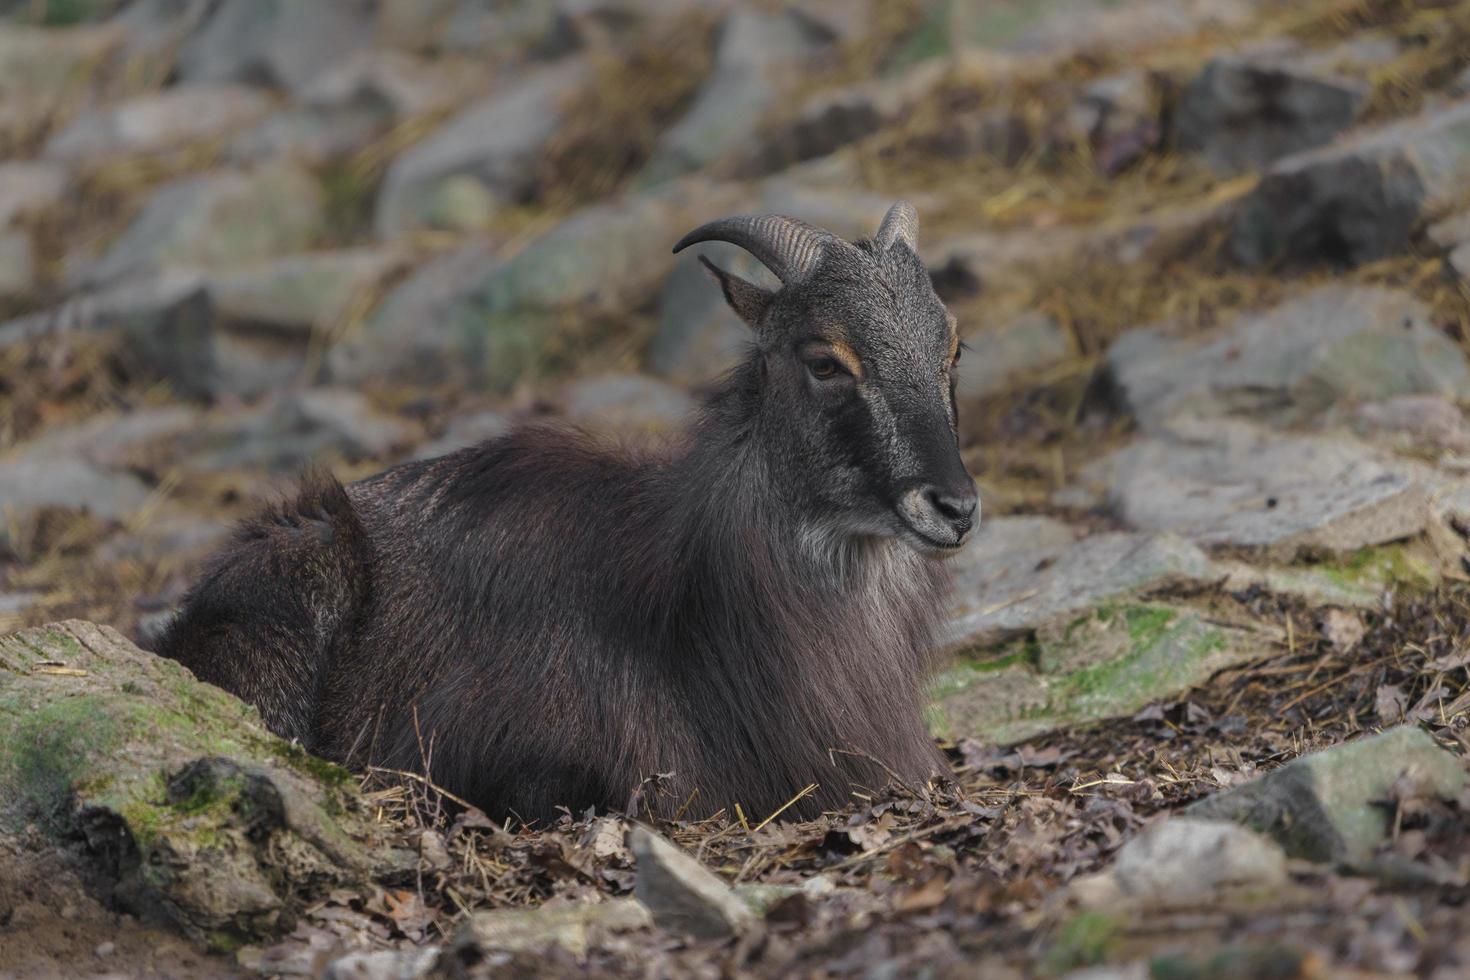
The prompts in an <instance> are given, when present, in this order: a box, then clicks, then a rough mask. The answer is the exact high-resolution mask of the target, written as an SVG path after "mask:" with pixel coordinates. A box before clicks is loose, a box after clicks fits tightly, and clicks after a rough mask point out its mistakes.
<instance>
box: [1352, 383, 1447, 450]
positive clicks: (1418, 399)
mask: <svg viewBox="0 0 1470 980" xmlns="http://www.w3.org/2000/svg"><path fill="white" fill-rule="evenodd" d="M1351 424H1352V426H1353V428H1354V429H1355V430H1356V431H1357V433H1358V434H1359V435H1361V436H1363V437H1364V438H1367V439H1370V440H1372V441H1375V442H1384V443H1387V444H1388V445H1389V446H1391V447H1392V448H1395V449H1404V450H1410V451H1413V450H1419V451H1437V452H1450V453H1470V422H1467V421H1466V419H1465V413H1464V412H1463V411H1461V410H1460V408H1459V406H1457V405H1455V404H1454V403H1453V402H1451V401H1450V400H1449V399H1446V398H1441V397H1438V396H1436V395H1404V396H1402V397H1399V398H1390V399H1388V400H1387V401H1381V402H1369V403H1367V404H1365V405H1359V406H1358V407H1357V409H1356V410H1354V411H1353V413H1352V416H1351Z"/></svg>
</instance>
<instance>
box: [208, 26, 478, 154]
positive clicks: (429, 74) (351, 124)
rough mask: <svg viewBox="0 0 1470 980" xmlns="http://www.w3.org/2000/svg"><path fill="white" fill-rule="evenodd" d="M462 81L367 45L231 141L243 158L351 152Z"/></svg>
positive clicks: (430, 106) (438, 102)
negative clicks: (297, 96) (293, 100)
mask: <svg viewBox="0 0 1470 980" xmlns="http://www.w3.org/2000/svg"><path fill="white" fill-rule="evenodd" d="M461 88H463V84H462V82H461V80H460V78H459V77H458V75H457V74H456V73H453V72H449V71H441V70H438V69H437V68H436V67H435V66H433V65H431V64H425V63H421V62H417V61H414V60H412V59H409V58H407V57H406V56H403V55H400V54H397V53H396V52H391V51H364V52H362V53H360V54H358V55H357V56H355V57H353V58H351V59H349V60H348V61H346V62H344V63H343V64H341V65H339V66H338V67H336V68H332V69H328V70H327V71H325V72H323V73H322V75H320V76H319V77H318V78H317V79H316V80H315V81H313V82H312V83H311V84H310V85H309V86H307V88H306V90H305V91H304V92H303V93H302V96H301V98H300V99H298V100H296V101H295V102H293V103H292V104H291V105H288V106H286V107H284V108H282V109H281V110H280V111H278V112H275V113H272V114H271V115H270V116H268V117H267V118H265V119H264V120H262V121H261V122H260V124H259V125H257V126H255V127H253V128H251V129H250V130H248V131H246V132H244V133H242V134H241V135H240V136H239V138H238V139H236V140H234V141H233V142H232V143H231V144H230V150H229V152H230V156H231V158H232V159H234V160H237V161H240V162H242V163H256V162H261V161H266V160H271V159H274V158H278V157H288V158H290V159H293V160H297V161H299V162H302V163H306V164H309V165H320V164H323V163H329V162H332V161H335V160H338V159H340V158H342V157H344V156H346V155H348V154H351V153H353V152H355V151H357V150H359V149H361V148H363V147H364V146H366V145H367V144H368V143H370V142H371V141H372V140H374V139H376V138H377V137H378V136H380V135H381V134H382V133H383V132H384V131H385V130H386V129H388V128H389V127H390V126H392V125H394V124H395V123H398V122H401V121H403V120H404V119H407V118H410V117H413V116H417V115H420V114H422V113H426V112H429V111H432V110H434V109H437V108H439V107H441V106H443V105H446V104H448V103H450V102H452V101H454V100H455V98H456V97H457V95H458V92H459V90H460V89H461Z"/></svg>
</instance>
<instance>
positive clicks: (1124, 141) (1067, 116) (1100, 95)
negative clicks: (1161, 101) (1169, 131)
mask: <svg viewBox="0 0 1470 980" xmlns="http://www.w3.org/2000/svg"><path fill="white" fill-rule="evenodd" d="M1156 102H1157V100H1156V99H1155V96H1154V85H1153V82H1152V81H1151V80H1150V77H1149V74H1148V72H1145V71H1142V70H1135V71H1126V72H1120V73H1119V74H1116V75H1108V76H1106V77H1103V78H1099V79H1097V80H1096V81H1093V82H1089V83H1088V84H1087V85H1086V86H1085V87H1084V88H1083V90H1082V93H1081V95H1080V96H1079V97H1078V98H1077V99H1076V100H1075V101H1074V102H1073V103H1072V104H1071V105H1070V106H1068V107H1067V111H1066V112H1065V113H1064V114H1063V118H1062V124H1063V130H1064V133H1065V135H1066V136H1067V137H1068V138H1069V140H1070V141H1071V142H1072V143H1073V144H1076V145H1081V146H1085V147H1087V148H1088V149H1089V151H1090V152H1091V154H1092V158H1093V160H1094V162H1095V163H1096V164H1097V167H1098V169H1099V170H1101V171H1102V172H1103V173H1105V174H1108V175H1113V174H1117V173H1120V172H1122V171H1123V170H1125V169H1126V168H1127V167H1129V166H1130V165H1132V164H1133V163H1135V162H1136V161H1137V160H1138V159H1139V158H1140V157H1142V156H1143V155H1144V154H1145V153H1147V152H1148V151H1149V150H1152V149H1153V148H1154V147H1155V146H1156V145H1157V144H1158V142H1159V139H1160V137H1161V136H1162V133H1161V129H1160V125H1159V110H1158V106H1157V104H1156Z"/></svg>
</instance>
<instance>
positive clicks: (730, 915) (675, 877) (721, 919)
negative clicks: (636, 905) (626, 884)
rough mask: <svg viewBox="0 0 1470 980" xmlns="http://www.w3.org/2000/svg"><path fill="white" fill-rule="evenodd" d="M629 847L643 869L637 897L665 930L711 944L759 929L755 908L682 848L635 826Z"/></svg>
mask: <svg viewBox="0 0 1470 980" xmlns="http://www.w3.org/2000/svg"><path fill="white" fill-rule="evenodd" d="M628 846H629V847H630V848H631V849H632V851H633V857H634V858H635V859H636V861H637V865H638V866H637V871H638V878H637V882H636V884H635V885H634V889H633V894H634V895H635V896H636V897H637V899H638V901H639V902H640V903H642V904H643V905H644V906H645V907H646V908H647V909H648V911H649V913H650V914H651V915H652V916H653V921H654V923H655V924H657V925H658V927H659V928H660V929H664V930H667V931H668V932H672V933H677V934H681V935H689V936H694V937H696V938H701V939H706V938H721V937H724V936H729V935H733V934H738V933H740V932H743V931H745V930H746V929H748V928H749V927H751V926H752V925H754V924H755V913H754V912H753V911H751V908H750V906H749V905H748V904H746V903H745V901H744V900H743V899H741V898H740V896H738V895H736V894H735V892H734V891H733V890H732V889H731V888H730V886H729V885H727V884H725V882H724V881H722V880H721V879H720V878H719V877H718V876H717V875H716V874H715V873H714V872H712V871H710V870H709V869H708V868H706V867H705V866H704V865H702V864H700V863H699V862H698V861H696V860H695V859H694V858H692V857H690V856H689V854H687V853H686V852H684V851H683V850H681V849H680V848H679V847H677V846H676V845H674V844H672V843H670V842H669V841H667V840H665V839H664V838H662V837H660V836H659V835H658V834H656V833H654V832H653V831H651V830H649V829H648V828H646V827H642V826H635V827H634V828H633V829H632V830H631V831H630V832H629V834H628Z"/></svg>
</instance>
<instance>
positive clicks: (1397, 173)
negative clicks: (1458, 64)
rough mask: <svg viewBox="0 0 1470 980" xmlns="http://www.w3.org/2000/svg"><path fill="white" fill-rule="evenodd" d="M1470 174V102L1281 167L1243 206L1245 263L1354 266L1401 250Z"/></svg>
mask: <svg viewBox="0 0 1470 980" xmlns="http://www.w3.org/2000/svg"><path fill="white" fill-rule="evenodd" d="M1467 175H1470V100H1462V101H1460V102H1456V103H1452V104H1450V105H1448V106H1436V107H1433V108H1430V109H1427V110H1425V111H1424V112H1423V113H1421V114H1420V115H1417V116H1414V117H1411V118H1409V119H1402V120H1398V121H1396V122H1392V123H1389V124H1387V125H1384V126H1380V127H1377V128H1374V129H1368V130H1364V131H1361V132H1359V133H1355V134H1354V135H1353V136H1351V137H1349V138H1347V139H1343V140H1340V141H1338V142H1336V143H1333V144H1331V145H1329V146H1325V147H1322V148H1320V149H1317V150H1309V151H1307V152H1305V153H1298V154H1296V155H1294V156H1290V157H1287V158H1285V159H1283V160H1280V161H1279V162H1277V163H1276V165H1275V166H1273V167H1272V168H1271V169H1270V170H1269V171H1267V173H1266V175H1265V176H1264V177H1263V178H1262V179H1261V181H1260V183H1259V184H1258V185H1257V186H1256V188H1255V189H1254V190H1253V191H1252V192H1251V193H1250V194H1249V195H1247V196H1246V198H1245V199H1244V200H1243V201H1242V202H1241V203H1240V207H1239V209H1238V211H1237V213H1236V216H1235V219H1234V222H1233V227H1232V228H1231V232H1230V240H1229V251H1230V254H1231V255H1232V256H1233V257H1234V259H1235V260H1236V261H1237V262H1239V263H1240V264H1241V265H1245V266H1249V267H1253V268H1258V267H1262V266H1267V265H1272V264H1276V263H1294V264H1323V263H1327V264H1334V265H1359V264H1361V263H1364V262H1372V261H1374V260H1376V259H1381V258H1384V257H1386V256H1389V255H1395V254H1398V253H1399V252H1402V251H1403V250H1404V248H1405V247H1406V246H1407V245H1408V242H1409V237H1410V235H1411V234H1412V233H1413V231H1414V229H1415V228H1416V227H1417V226H1418V224H1419V222H1420V221H1421V219H1422V218H1423V217H1424V216H1425V215H1426V214H1428V213H1430V212H1432V211H1433V210H1434V209H1436V208H1440V207H1443V206H1446V205H1448V204H1450V203H1451V202H1453V201H1454V200H1455V199H1456V196H1457V195H1458V194H1459V193H1460V191H1461V189H1462V188H1463V187H1464V186H1465V180H1466V177H1467Z"/></svg>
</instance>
